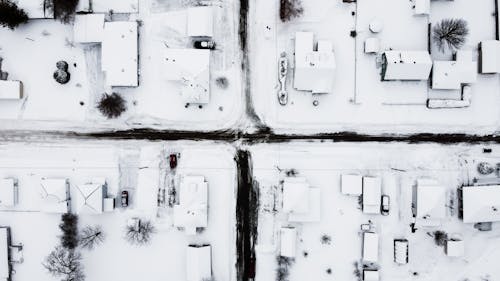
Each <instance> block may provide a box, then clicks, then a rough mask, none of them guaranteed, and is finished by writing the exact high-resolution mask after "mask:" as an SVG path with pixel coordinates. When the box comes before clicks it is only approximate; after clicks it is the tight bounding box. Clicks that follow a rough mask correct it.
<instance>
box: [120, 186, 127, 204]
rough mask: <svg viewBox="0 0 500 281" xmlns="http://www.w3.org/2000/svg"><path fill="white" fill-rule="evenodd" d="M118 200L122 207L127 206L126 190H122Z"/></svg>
mask: <svg viewBox="0 0 500 281" xmlns="http://www.w3.org/2000/svg"><path fill="white" fill-rule="evenodd" d="M120 201H121V205H122V207H123V208H125V207H128V191H126V190H124V191H122V195H121V197H120Z"/></svg>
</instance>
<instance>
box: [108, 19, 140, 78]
mask: <svg viewBox="0 0 500 281" xmlns="http://www.w3.org/2000/svg"><path fill="white" fill-rule="evenodd" d="M137 57H138V33H137V22H136V21H116V22H106V23H104V37H103V41H102V58H101V67H102V71H103V72H104V73H105V77H106V78H105V81H106V85H108V86H111V87H137V86H138V85H139V80H138V60H137Z"/></svg>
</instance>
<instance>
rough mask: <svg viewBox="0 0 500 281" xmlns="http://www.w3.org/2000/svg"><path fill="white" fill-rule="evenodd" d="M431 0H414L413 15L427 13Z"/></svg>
mask: <svg viewBox="0 0 500 281" xmlns="http://www.w3.org/2000/svg"><path fill="white" fill-rule="evenodd" d="M430 12H431V0H415V15H429V14H430Z"/></svg>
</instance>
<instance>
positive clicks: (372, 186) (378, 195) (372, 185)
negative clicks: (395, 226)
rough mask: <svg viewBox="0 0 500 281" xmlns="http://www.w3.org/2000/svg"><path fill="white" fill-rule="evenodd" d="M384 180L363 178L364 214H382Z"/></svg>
mask: <svg viewBox="0 0 500 281" xmlns="http://www.w3.org/2000/svg"><path fill="white" fill-rule="evenodd" d="M381 200H382V180H381V179H380V178H379V177H363V213H366V214H380V204H381Z"/></svg>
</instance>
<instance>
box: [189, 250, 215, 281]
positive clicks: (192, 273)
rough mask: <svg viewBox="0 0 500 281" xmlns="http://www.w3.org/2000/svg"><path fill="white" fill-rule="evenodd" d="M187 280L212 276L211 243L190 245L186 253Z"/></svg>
mask: <svg viewBox="0 0 500 281" xmlns="http://www.w3.org/2000/svg"><path fill="white" fill-rule="evenodd" d="M186 276H187V278H186V280H187V281H202V280H211V278H212V253H211V247H210V245H204V246H197V245H189V246H188V247H187V255H186Z"/></svg>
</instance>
